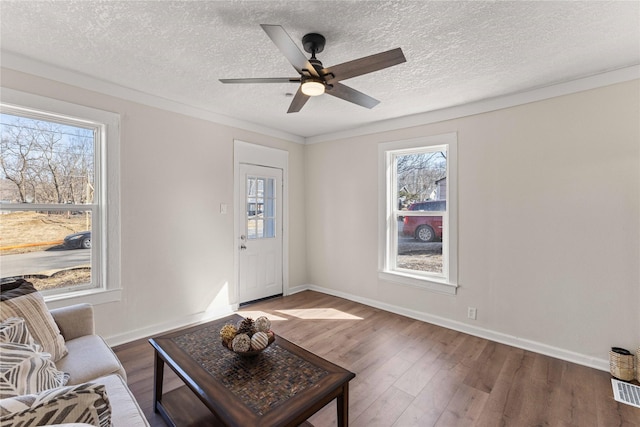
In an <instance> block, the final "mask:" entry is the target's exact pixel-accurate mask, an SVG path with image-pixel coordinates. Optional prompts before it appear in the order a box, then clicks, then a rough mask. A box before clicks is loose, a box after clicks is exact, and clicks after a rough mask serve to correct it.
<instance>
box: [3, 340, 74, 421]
mask: <svg viewBox="0 0 640 427" xmlns="http://www.w3.org/2000/svg"><path fill="white" fill-rule="evenodd" d="M0 355H1V357H0V399H4V398H7V397H13V396H19V395H21V394H28V393H39V392H41V391H43V390H46V389H50V388H54V387H60V386H63V385H65V384H66V383H67V381H68V380H69V375H68V374H65V373H64V372H62V371H59V370H58V369H56V365H54V364H53V362H52V361H51V360H50V357H51V355H50V354H48V353H40V352H38V351H36V348H34V346H31V345H29V344H20V343H7V342H3V343H0ZM0 425H1V423H0Z"/></svg>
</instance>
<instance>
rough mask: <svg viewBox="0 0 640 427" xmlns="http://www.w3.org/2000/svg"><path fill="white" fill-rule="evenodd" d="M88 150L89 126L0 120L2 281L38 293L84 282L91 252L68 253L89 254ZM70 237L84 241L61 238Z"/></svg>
mask: <svg viewBox="0 0 640 427" xmlns="http://www.w3.org/2000/svg"><path fill="white" fill-rule="evenodd" d="M95 147H96V128H95V127H84V126H83V125H81V124H80V123H78V124H69V123H65V122H62V121H61V122H58V121H55V120H45V119H41V118H39V117H29V116H20V115H13V114H7V113H3V114H0V196H1V200H0V201H1V202H2V204H0V208H1V209H0V211H1V213H2V214H1V215H0V235H1V236H2V239H1V240H0V264H1V267H2V277H3V279H6V278H8V277H24V278H27V279H28V280H30V281H32V282H33V283H34V284H35V285H36V287H37V288H39V289H41V290H46V289H51V288H59V287H64V288H68V287H70V286H79V285H87V284H90V283H91V253H92V251H91V250H89V251H85V252H84V253H83V254H81V255H79V254H74V255H73V256H72V255H71V254H70V253H69V251H68V250H69V249H75V248H76V247H77V248H84V249H88V248H91V244H90V242H91V232H92V223H93V218H94V217H95V209H96V205H95V204H94V193H95V187H96V183H95V176H96V170H95V159H96V148H95ZM75 233H84V234H82V235H80V237H77V238H75V239H70V240H69V239H65V238H66V237H68V236H72V235H74V234H75ZM76 245H77V246H76ZM40 254H42V255H40ZM61 278H62V279H61Z"/></svg>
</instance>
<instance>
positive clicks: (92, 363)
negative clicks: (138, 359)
mask: <svg viewBox="0 0 640 427" xmlns="http://www.w3.org/2000/svg"><path fill="white" fill-rule="evenodd" d="M67 348H68V350H69V352H68V354H67V355H66V356H65V357H64V358H62V359H60V360H58V361H57V362H56V366H57V367H58V369H60V370H61V371H64V372H66V373H68V374H69V384H80V383H83V382H87V381H92V380H93V379H94V378H97V377H102V376H105V375H109V374H114V373H115V374H119V375H120V376H122V377H123V378H126V377H127V374H126V372H125V370H124V368H123V366H122V364H121V363H120V361H119V360H118V357H117V356H116V355H115V354H114V353H113V351H112V350H111V348H110V347H109V346H108V345H107V343H106V342H104V340H103V339H102V337H100V336H99V335H87V336H84V337H80V338H76V339H73V340H70V341H67Z"/></svg>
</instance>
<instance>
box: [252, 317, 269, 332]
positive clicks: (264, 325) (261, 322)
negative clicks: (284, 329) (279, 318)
mask: <svg viewBox="0 0 640 427" xmlns="http://www.w3.org/2000/svg"><path fill="white" fill-rule="evenodd" d="M255 325H256V330H257V331H260V332H267V331H268V330H269V329H271V320H269V319H268V318H267V317H266V316H260V317H258V318H257V319H256V321H255Z"/></svg>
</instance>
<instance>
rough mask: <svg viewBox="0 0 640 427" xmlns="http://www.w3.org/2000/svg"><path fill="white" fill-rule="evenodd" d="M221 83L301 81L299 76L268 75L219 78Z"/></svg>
mask: <svg viewBox="0 0 640 427" xmlns="http://www.w3.org/2000/svg"><path fill="white" fill-rule="evenodd" d="M218 80H220V82H221V83H300V78H299V77H266V78H248V79H218Z"/></svg>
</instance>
